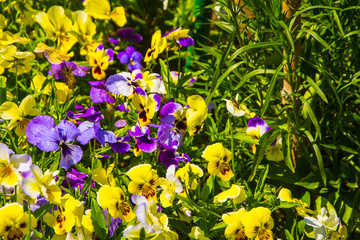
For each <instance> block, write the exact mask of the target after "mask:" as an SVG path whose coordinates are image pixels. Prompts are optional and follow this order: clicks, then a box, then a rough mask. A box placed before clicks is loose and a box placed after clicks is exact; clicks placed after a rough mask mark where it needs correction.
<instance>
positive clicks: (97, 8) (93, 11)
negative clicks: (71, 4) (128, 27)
mask: <svg viewBox="0 0 360 240" xmlns="http://www.w3.org/2000/svg"><path fill="white" fill-rule="evenodd" d="M84 5H85V12H86V13H87V14H89V15H90V16H92V17H94V18H96V19H109V18H110V3H109V1H107V0H88V1H86V2H84Z"/></svg>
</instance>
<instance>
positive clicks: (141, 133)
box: [129, 126, 157, 153]
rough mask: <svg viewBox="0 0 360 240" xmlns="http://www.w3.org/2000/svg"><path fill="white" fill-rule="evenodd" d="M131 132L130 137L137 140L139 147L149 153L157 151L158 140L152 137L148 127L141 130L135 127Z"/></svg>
mask: <svg viewBox="0 0 360 240" xmlns="http://www.w3.org/2000/svg"><path fill="white" fill-rule="evenodd" d="M131 130H132V131H129V135H130V136H131V137H134V138H135V140H136V145H137V147H138V148H139V149H140V150H142V151H144V152H147V153H151V152H154V151H155V150H156V149H157V139H155V138H152V137H150V129H149V128H148V127H146V126H144V127H142V128H140V127H139V126H135V127H133V128H132V129H131Z"/></svg>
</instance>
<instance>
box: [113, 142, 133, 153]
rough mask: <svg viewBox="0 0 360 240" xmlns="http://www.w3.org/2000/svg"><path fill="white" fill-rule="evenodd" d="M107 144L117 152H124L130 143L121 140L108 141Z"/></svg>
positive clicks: (127, 149)
mask: <svg viewBox="0 0 360 240" xmlns="http://www.w3.org/2000/svg"><path fill="white" fill-rule="evenodd" d="M109 145H110V147H111V148H112V150H114V152H117V153H126V152H128V151H129V149H130V144H128V143H123V142H116V143H109Z"/></svg>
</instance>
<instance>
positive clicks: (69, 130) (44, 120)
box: [26, 115, 83, 170]
mask: <svg viewBox="0 0 360 240" xmlns="http://www.w3.org/2000/svg"><path fill="white" fill-rule="evenodd" d="M80 133H81V132H80V130H79V129H78V128H77V127H76V126H75V124H73V123H71V122H68V121H66V120H62V121H61V122H60V123H59V124H58V125H55V121H54V119H53V118H52V117H50V116H47V115H41V116H37V117H35V118H34V119H33V120H31V121H30V123H29V125H28V127H27V129H26V136H27V138H28V141H29V143H31V144H33V145H36V146H37V147H38V148H40V149H41V150H42V151H45V152H51V151H56V150H58V149H59V148H61V159H60V166H61V167H62V168H64V169H65V170H68V169H69V168H70V167H71V166H72V165H74V164H76V163H78V162H80V160H81V159H82V156H83V151H82V149H81V147H80V146H77V145H73V144H69V143H70V142H72V141H74V140H75V138H76V137H77V136H78V135H80Z"/></svg>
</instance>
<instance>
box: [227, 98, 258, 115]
mask: <svg viewBox="0 0 360 240" xmlns="http://www.w3.org/2000/svg"><path fill="white" fill-rule="evenodd" d="M238 98H239V94H236V97H235V98H230V100H228V99H223V100H224V101H225V102H226V109H227V110H228V111H229V113H230V114H231V115H233V116H235V117H242V116H245V117H246V118H253V117H254V116H255V113H252V112H250V111H249V109H248V108H247V107H246V106H245V105H244V104H239V103H238Z"/></svg>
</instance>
